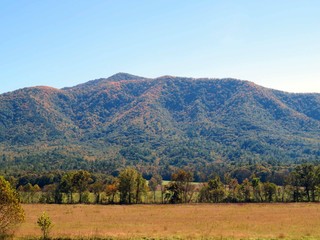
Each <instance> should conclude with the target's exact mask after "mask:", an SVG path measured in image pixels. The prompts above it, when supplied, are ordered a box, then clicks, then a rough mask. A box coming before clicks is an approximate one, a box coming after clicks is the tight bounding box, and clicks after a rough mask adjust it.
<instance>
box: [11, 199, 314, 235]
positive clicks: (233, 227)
mask: <svg viewBox="0 0 320 240" xmlns="http://www.w3.org/2000/svg"><path fill="white" fill-rule="evenodd" d="M24 209H25V211H26V222H25V223H23V224H22V226H21V227H20V229H19V230H18V231H17V232H16V237H17V238H34V237H40V235H41V232H40V230H39V229H38V227H37V225H36V221H37V218H38V217H39V216H40V215H41V213H42V212H43V211H46V212H47V213H48V214H49V216H50V217H51V219H52V221H53V223H54V227H53V229H52V234H51V236H52V237H55V238H86V239H89V238H91V239H92V238H111V239H139V238H148V239H150V238H151V239H173V238H175V239H210V238H213V239H215V238H219V239H220V238H222V239H247V238H251V239H258V238H259V239H276V238H282V239H300V238H307V239H310V238H313V239H320V204H307V203H297V204H295V203H292V204H190V205H130V206H128V205H125V206H121V205H107V206H105V205H45V204H34V205H32V204H28V205H24Z"/></svg>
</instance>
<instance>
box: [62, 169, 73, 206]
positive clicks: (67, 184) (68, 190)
mask: <svg viewBox="0 0 320 240" xmlns="http://www.w3.org/2000/svg"><path fill="white" fill-rule="evenodd" d="M74 174H75V173H74V172H66V173H65V174H63V176H62V178H61V181H60V183H59V189H60V191H61V192H62V193H65V194H66V195H67V202H68V203H73V192H74V191H75V186H74V184H73V176H74Z"/></svg>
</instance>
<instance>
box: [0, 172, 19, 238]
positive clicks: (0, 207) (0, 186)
mask: <svg viewBox="0 0 320 240" xmlns="http://www.w3.org/2000/svg"><path fill="white" fill-rule="evenodd" d="M23 220H24V211H23V209H22V207H21V205H20V201H19V197H18V194H17V192H16V191H15V190H14V189H13V188H12V187H11V185H10V183H9V182H8V181H6V180H5V179H4V177H2V176H0V236H6V235H8V234H12V233H13V232H14V227H15V226H16V225H17V224H19V223H21V222H23Z"/></svg>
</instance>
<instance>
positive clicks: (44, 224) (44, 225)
mask: <svg viewBox="0 0 320 240" xmlns="http://www.w3.org/2000/svg"><path fill="white" fill-rule="evenodd" d="M37 224H38V226H39V227H40V229H41V231H42V238H43V239H49V233H50V230H51V229H52V227H53V225H52V221H51V219H50V217H49V216H48V214H47V213H46V212H43V213H42V215H41V216H40V217H39V218H38V220H37Z"/></svg>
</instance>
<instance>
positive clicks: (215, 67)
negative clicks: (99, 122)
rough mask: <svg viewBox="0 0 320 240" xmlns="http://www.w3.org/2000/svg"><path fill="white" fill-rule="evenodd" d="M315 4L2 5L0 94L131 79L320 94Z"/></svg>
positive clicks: (56, 0)
mask: <svg viewBox="0 0 320 240" xmlns="http://www.w3.org/2000/svg"><path fill="white" fill-rule="evenodd" d="M319 11H320V1H318V0H304V1H302V0H258V1H256V0H250V1H249V0H239V1H237V0H233V1H231V0H220V1H216V0H199V1H198V0H181V1H180V0H145V1H142V0H141V1H140V0H135V1H133V0H127V1H124V0H113V1H108V0H101V1H97V0H90V1H89V0H87V1H81V0H66V1H62V0H52V1H51V0H19V1H12V0H0V29H1V31H0V36H1V37H0V54H1V55H0V81H1V85H0V93H3V92H7V91H12V90H15V89H18V88H23V87H29V86H36V85H47V86H52V87H56V88H62V87H69V86H74V85H76V84H79V83H83V82H86V81H89V80H91V79H96V78H101V77H108V76H110V75H113V74H115V73H117V72H128V73H131V74H135V75H140V76H145V77H158V76H162V75H175V76H187V77H212V78H216V77H219V78H220V77H221V78H223V77H233V78H238V79H243V80H250V81H253V82H255V83H257V84H259V85H262V86H265V87H271V88H275V89H280V90H285V91H289V92H320V66H319V65H320V14H319Z"/></svg>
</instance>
